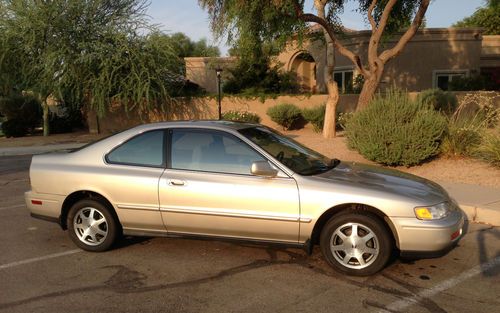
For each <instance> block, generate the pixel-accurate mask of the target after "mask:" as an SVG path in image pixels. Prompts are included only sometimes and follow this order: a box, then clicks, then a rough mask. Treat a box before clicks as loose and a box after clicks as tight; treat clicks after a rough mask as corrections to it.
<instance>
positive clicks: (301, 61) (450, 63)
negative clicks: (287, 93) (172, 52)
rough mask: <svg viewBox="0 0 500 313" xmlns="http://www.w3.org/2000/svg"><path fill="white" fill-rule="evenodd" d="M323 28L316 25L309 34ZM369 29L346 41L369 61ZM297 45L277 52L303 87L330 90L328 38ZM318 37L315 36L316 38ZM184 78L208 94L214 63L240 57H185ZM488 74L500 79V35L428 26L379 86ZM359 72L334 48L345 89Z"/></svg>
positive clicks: (420, 85)
mask: <svg viewBox="0 0 500 313" xmlns="http://www.w3.org/2000/svg"><path fill="white" fill-rule="evenodd" d="M319 31H321V30H320V29H319V28H318V27H312V28H311V33H312V34H314V33H316V34H317V32H319ZM370 34H371V32H370V31H365V30H362V31H348V32H346V34H345V35H344V36H342V40H341V41H342V43H343V44H344V45H345V46H346V47H347V48H349V49H351V50H352V51H354V52H356V53H358V54H359V55H360V56H361V60H362V61H363V60H366V53H367V50H368V41H369V39H370ZM399 37H400V34H395V35H394V36H392V37H391V38H388V39H386V40H385V41H384V43H383V45H381V48H380V49H385V48H387V47H391V46H393V45H394V44H395V43H396V41H397V39H398V38H399ZM310 38H311V39H309V40H305V41H304V42H303V43H302V45H299V44H298V42H297V40H296V39H291V40H290V42H289V43H288V45H287V47H286V48H285V49H284V50H283V51H282V52H281V53H280V54H279V55H278V56H277V58H276V61H277V62H279V63H280V64H282V66H283V70H286V71H293V72H295V73H296V74H297V79H298V82H299V84H300V86H301V89H302V90H303V91H304V92H311V93H324V92H326V87H325V81H324V72H323V71H325V69H326V49H325V46H324V41H323V40H321V39H317V38H318V36H311V37H310ZM312 38H315V39H312ZM185 61H186V76H187V77H186V78H187V79H188V80H189V81H191V82H194V83H196V84H198V85H200V86H201V87H203V88H205V89H206V90H207V91H208V92H210V93H215V92H216V91H217V82H216V75H215V68H217V67H219V68H223V69H224V68H228V67H231V66H232V65H233V64H235V62H236V61H237V59H236V58H231V57H229V58H228V57H225V58H185ZM477 74H486V75H490V76H492V77H496V78H500V36H485V35H482V30H481V29H480V28H426V29H422V30H420V31H418V32H417V34H416V35H415V36H414V37H413V39H412V40H411V41H410V42H409V43H408V44H407V45H406V47H405V48H404V50H403V51H402V53H401V54H400V55H398V56H397V57H396V58H395V59H393V60H391V61H389V62H388V63H387V64H386V66H385V71H384V76H383V78H382V81H381V84H380V86H379V88H387V87H389V86H393V85H395V86H396V87H399V88H402V89H406V90H408V91H420V90H423V89H428V88H441V89H445V90H446V89H448V84H449V82H450V81H452V80H453V79H454V78H456V77H459V76H471V75H477ZM357 76H358V73H357V72H356V70H355V67H354V65H353V64H352V63H351V61H350V60H348V59H347V58H346V57H344V56H342V55H340V54H339V53H338V52H336V56H335V72H334V79H335V80H336V81H337V83H338V85H339V89H340V91H341V92H342V93H352V92H353V82H354V81H355V79H356V77H357Z"/></svg>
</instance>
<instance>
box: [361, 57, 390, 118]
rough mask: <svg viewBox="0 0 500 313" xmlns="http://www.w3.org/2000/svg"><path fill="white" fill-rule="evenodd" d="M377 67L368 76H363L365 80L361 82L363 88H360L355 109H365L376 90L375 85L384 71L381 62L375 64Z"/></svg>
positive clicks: (378, 82)
mask: <svg viewBox="0 0 500 313" xmlns="http://www.w3.org/2000/svg"><path fill="white" fill-rule="evenodd" d="M377 65H378V69H377V71H376V72H371V73H370V76H368V78H365V82H364V84H363V88H362V89H361V93H360V94H359V98H358V105H357V106H356V111H361V110H363V109H365V108H366V107H367V106H368V104H370V101H372V99H373V96H374V95H375V92H376V91H377V87H378V85H379V84H380V79H381V78H382V74H383V73H384V67H383V65H381V64H377Z"/></svg>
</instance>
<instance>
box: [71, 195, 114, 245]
mask: <svg viewBox="0 0 500 313" xmlns="http://www.w3.org/2000/svg"><path fill="white" fill-rule="evenodd" d="M66 222H67V225H68V232H69V237H70V238H71V240H72V241H73V243H74V244H75V245H77V246H78V247H80V248H81V249H83V250H86V251H92V252H101V251H106V250H109V248H111V246H112V245H113V243H114V242H115V241H116V239H117V237H118V230H119V224H118V221H117V219H116V217H115V215H114V214H113V212H112V211H111V210H110V209H109V208H108V207H107V206H106V205H104V204H103V203H101V202H99V201H97V200H93V199H84V200H80V201H78V202H77V203H75V204H74V205H73V206H72V207H71V208H70V209H69V212H68V218H67V221H66Z"/></svg>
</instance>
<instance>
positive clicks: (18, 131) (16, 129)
mask: <svg viewBox="0 0 500 313" xmlns="http://www.w3.org/2000/svg"><path fill="white" fill-rule="evenodd" d="M2 133H3V134H4V135H5V137H7V138H9V137H23V136H26V134H27V133H28V127H26V124H25V123H23V122H22V121H20V120H16V119H13V120H7V121H5V122H3V123H2Z"/></svg>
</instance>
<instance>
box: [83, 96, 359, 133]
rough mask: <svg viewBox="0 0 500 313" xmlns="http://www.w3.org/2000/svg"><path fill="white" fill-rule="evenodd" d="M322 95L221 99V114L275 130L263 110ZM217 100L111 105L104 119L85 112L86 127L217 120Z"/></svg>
mask: <svg viewBox="0 0 500 313" xmlns="http://www.w3.org/2000/svg"><path fill="white" fill-rule="evenodd" d="M326 98H327V96H326V95H312V96H309V97H307V96H297V97H291V96H281V97H278V98H276V99H266V100H265V101H264V102H261V101H260V100H258V99H244V98H238V97H224V98H223V99H222V111H223V112H225V111H229V110H239V111H250V112H254V113H257V114H258V115H259V116H260V117H261V119H262V122H261V123H262V124H264V125H268V126H271V127H278V125H276V124H275V123H274V122H272V121H271V119H270V118H269V116H267V114H266V112H267V109H268V108H270V107H271V106H274V105H276V104H280V103H292V104H295V105H297V106H298V107H300V108H307V107H314V106H316V105H320V104H323V103H325V102H326ZM357 99H358V96H357V95H344V96H341V97H340V102H339V111H340V112H348V111H353V110H354V108H355V107H356V102H357ZM217 108H218V107H217V100H216V99H215V98H209V97H206V98H192V99H184V100H177V101H176V102H175V103H174V104H173V105H172V106H171V108H170V109H169V110H164V111H162V110H149V111H144V112H136V111H135V112H128V113H126V112H125V111H124V110H123V107H121V106H115V107H113V108H111V110H110V111H109V112H107V113H106V115H105V116H104V117H101V118H97V117H96V115H95V113H93V112H89V113H88V114H87V117H88V125H89V131H90V132H92V133H95V132H97V130H98V129H99V131H100V132H101V133H114V132H117V131H120V130H123V129H126V128H130V127H133V126H136V125H139V124H143V123H150V122H160V121H169V120H193V119H214V118H216V117H217V112H218V111H217Z"/></svg>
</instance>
